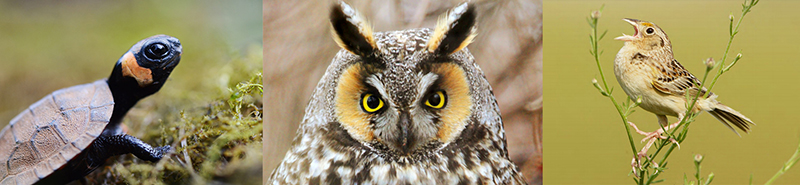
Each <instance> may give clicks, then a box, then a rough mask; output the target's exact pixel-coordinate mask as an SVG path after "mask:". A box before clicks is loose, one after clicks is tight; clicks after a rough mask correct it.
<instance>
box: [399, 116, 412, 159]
mask: <svg viewBox="0 0 800 185" xmlns="http://www.w3.org/2000/svg"><path fill="white" fill-rule="evenodd" d="M397 127H398V128H397V129H398V130H399V131H400V136H399V137H397V140H396V143H395V144H396V145H397V146H398V148H399V149H400V150H401V152H402V153H404V154H409V153H411V150H413V149H414V147H413V146H414V136H413V133H412V132H410V130H411V115H409V113H408V112H402V113H400V120H399V122H398V123H397Z"/></svg>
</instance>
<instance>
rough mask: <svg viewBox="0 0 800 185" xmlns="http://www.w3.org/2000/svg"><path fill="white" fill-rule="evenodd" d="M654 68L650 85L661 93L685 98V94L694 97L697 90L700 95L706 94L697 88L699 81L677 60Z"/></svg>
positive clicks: (703, 90)
mask: <svg viewBox="0 0 800 185" xmlns="http://www.w3.org/2000/svg"><path fill="white" fill-rule="evenodd" d="M654 68H656V69H655V70H654V71H655V72H654V73H655V78H654V79H653V81H652V82H651V84H652V85H653V88H654V89H656V90H658V91H659V92H661V93H664V94H671V95H678V96H685V95H686V93H687V92H688V93H689V95H695V94H696V93H697V92H698V90H699V91H700V93H701V95H704V94H705V93H706V89H705V88H702V89H701V88H698V86H697V84H700V81H699V80H697V78H696V77H694V75H692V73H689V71H688V70H686V68H684V67H683V65H681V63H678V60H675V59H672V61H670V62H666V63H660V65H655V67H654Z"/></svg>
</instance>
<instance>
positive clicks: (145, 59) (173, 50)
mask: <svg viewBox="0 0 800 185" xmlns="http://www.w3.org/2000/svg"><path fill="white" fill-rule="evenodd" d="M181 52H182V47H181V42H180V41H178V39H176V38H175V37H170V36H167V35H155V36H152V37H149V38H146V39H144V40H141V41H139V42H138V43H136V44H134V45H133V47H131V49H130V50H128V52H126V53H125V54H124V55H122V57H121V58H120V59H119V60H118V61H117V64H116V66H115V67H114V72H112V73H111V77H109V85H112V83H117V84H114V85H112V86H122V87H125V89H129V90H132V93H134V94H139V96H140V97H142V98H143V97H144V96H147V95H150V94H153V93H155V92H157V91H158V90H159V89H161V87H162V86H163V85H164V83H165V82H166V81H167V78H168V77H169V75H170V74H171V73H172V70H173V69H175V66H177V65H178V63H179V62H180V60H181Z"/></svg>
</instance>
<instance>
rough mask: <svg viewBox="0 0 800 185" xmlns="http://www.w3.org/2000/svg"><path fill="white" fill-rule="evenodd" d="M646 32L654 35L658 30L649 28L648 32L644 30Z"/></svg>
mask: <svg viewBox="0 0 800 185" xmlns="http://www.w3.org/2000/svg"><path fill="white" fill-rule="evenodd" d="M644 32H645V33H647V34H648V35H652V34H653V33H654V32H656V30H655V29H653V28H647V30H644Z"/></svg>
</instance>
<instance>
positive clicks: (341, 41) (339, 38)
mask: <svg viewBox="0 0 800 185" xmlns="http://www.w3.org/2000/svg"><path fill="white" fill-rule="evenodd" d="M330 19H331V26H332V27H333V31H332V33H333V39H334V40H335V41H336V44H338V45H339V47H342V49H345V50H347V51H350V52H351V53H353V54H356V55H359V56H369V55H371V54H373V53H374V51H375V48H377V47H376V46H375V39H374V38H373V37H372V27H371V26H370V25H369V23H368V22H367V20H366V19H364V18H363V17H361V14H360V13H358V11H356V9H354V8H353V7H351V6H350V5H348V4H347V3H345V2H344V1H339V2H338V3H336V4H334V5H333V8H332V9H331V15H330Z"/></svg>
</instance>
